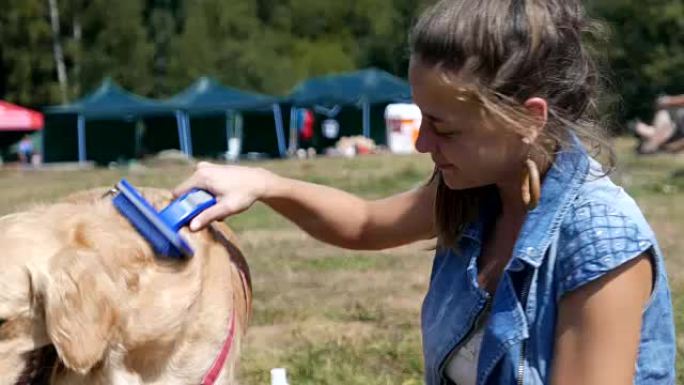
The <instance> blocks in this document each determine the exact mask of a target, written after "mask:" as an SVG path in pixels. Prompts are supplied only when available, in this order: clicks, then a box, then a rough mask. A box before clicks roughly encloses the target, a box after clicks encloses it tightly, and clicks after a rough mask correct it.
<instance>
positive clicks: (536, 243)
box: [422, 143, 675, 385]
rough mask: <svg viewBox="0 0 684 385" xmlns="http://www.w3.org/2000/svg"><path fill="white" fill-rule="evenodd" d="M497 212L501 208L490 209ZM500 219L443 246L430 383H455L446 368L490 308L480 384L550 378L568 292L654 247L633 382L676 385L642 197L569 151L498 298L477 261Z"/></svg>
mask: <svg viewBox="0 0 684 385" xmlns="http://www.w3.org/2000/svg"><path fill="white" fill-rule="evenodd" d="M489 211H490V212H492V211H495V210H489ZM491 217H492V215H488V214H487V210H486V207H485V210H484V211H483V214H482V215H481V218H480V220H479V221H477V222H476V223H473V224H471V225H470V226H469V227H468V228H467V229H466V231H465V233H464V236H463V238H462V239H461V241H460V244H459V247H458V249H457V250H438V252H437V253H436V255H435V260H434V265H433V270H432V277H431V281H430V288H429V290H428V293H427V295H426V297H425V301H424V303H423V310H422V333H423V353H424V360H425V381H426V383H427V384H428V385H438V384H440V385H442V384H450V381H449V380H448V379H446V378H445V376H444V374H443V373H444V366H445V364H446V361H447V359H448V358H449V355H450V354H451V352H453V351H454V349H455V348H457V347H458V346H459V344H460V343H461V342H462V341H463V340H464V338H465V337H467V336H468V334H469V332H470V331H471V330H472V328H473V325H474V324H475V321H476V320H477V317H478V316H479V315H480V314H481V313H482V311H483V310H484V309H485V307H486V306H491V314H490V316H489V317H490V318H489V320H488V321H487V323H486V326H485V335H484V339H483V341H482V349H481V353H480V358H479V362H478V385H483V384H489V385H494V384H506V385H509V384H530V385H532V384H534V385H537V384H549V383H550V378H551V376H550V374H551V369H552V364H553V347H554V340H555V329H556V319H557V315H558V305H559V301H560V299H561V297H562V296H563V295H564V294H566V293H568V292H570V291H573V290H575V289H577V288H578V287H580V286H582V285H585V284H587V283H589V282H591V281H592V280H595V279H597V278H600V277H601V276H602V275H604V274H606V273H607V272H609V271H611V270H613V269H615V268H616V267H618V266H620V265H621V264H623V263H625V262H627V261H629V260H631V259H632V258H635V257H637V256H639V255H640V254H642V253H644V252H649V253H650V255H652V256H653V259H654V261H655V268H656V274H655V283H654V290H653V294H652V298H651V299H650V302H649V303H648V306H647V308H646V310H645V311H644V314H643V326H642V330H641V342H640V346H639V356H638V363H637V370H636V375H635V379H634V383H635V384H637V385H655V384H658V385H662V384H667V385H669V384H674V383H675V371H674V365H675V333H674V322H673V314H672V303H671V298H670V291H669V287H668V282H667V276H666V272H665V266H664V262H663V256H662V253H661V250H660V248H659V246H658V244H657V241H656V238H655V235H654V233H653V231H652V230H651V228H650V227H649V225H648V224H647V223H646V220H645V219H644V217H643V215H642V214H641V211H640V210H639V208H638V207H637V205H636V203H635V202H634V201H633V200H632V199H631V198H630V197H629V196H628V195H627V194H626V193H625V192H624V190H622V188H620V187H618V186H616V185H614V184H613V183H612V182H611V181H610V179H609V178H608V177H605V176H601V175H600V165H598V163H596V162H595V161H594V160H592V159H591V158H590V157H589V156H588V155H587V153H586V152H585V151H584V150H583V149H581V146H579V144H577V143H576V144H575V146H574V147H573V149H571V150H566V151H564V152H562V153H560V154H559V155H558V156H557V157H556V160H555V163H554V166H553V167H552V168H551V169H550V170H549V172H548V173H547V174H546V177H545V178H544V182H543V185H542V197H541V201H540V204H539V206H538V207H537V208H536V209H534V210H532V211H530V212H529V213H528V215H527V218H526V220H525V223H524V225H523V227H522V230H521V232H520V236H519V238H518V240H517V242H516V244H515V246H514V249H513V256H512V258H511V261H510V262H509V264H508V266H507V267H506V269H505V271H504V273H503V275H502V277H501V280H500V282H499V285H498V287H497V289H496V292H495V293H494V295H493V296H491V298H490V295H489V294H488V293H486V292H485V291H484V290H482V289H481V288H480V287H479V286H478V282H477V257H478V255H479V254H480V250H481V244H482V239H483V231H484V229H485V228H486V224H487V223H488V221H491V220H492V218H491Z"/></svg>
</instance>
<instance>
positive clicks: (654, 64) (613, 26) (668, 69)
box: [589, 0, 684, 121]
mask: <svg viewBox="0 0 684 385" xmlns="http://www.w3.org/2000/svg"><path fill="white" fill-rule="evenodd" d="M589 5H590V10H591V11H592V13H593V14H594V15H596V16H598V17H600V18H601V19H603V20H604V21H606V22H607V23H608V25H609V27H610V30H611V33H610V43H609V44H607V47H606V48H607V59H608V64H609V66H610V67H609V73H608V76H610V77H611V78H612V81H613V82H614V84H615V91H616V92H617V94H618V95H619V97H620V98H621V99H622V106H623V108H622V111H621V114H620V116H619V118H620V120H622V121H624V120H626V119H633V118H637V117H638V118H641V119H650V116H651V115H652V113H653V103H654V101H655V98H656V97H657V96H658V95H659V94H663V93H670V94H677V93H684V71H683V70H682V69H683V68H684V32H682V31H684V2H682V1H681V0H652V1H649V2H647V3H644V2H643V1H638V0H594V1H592V2H590V4H589Z"/></svg>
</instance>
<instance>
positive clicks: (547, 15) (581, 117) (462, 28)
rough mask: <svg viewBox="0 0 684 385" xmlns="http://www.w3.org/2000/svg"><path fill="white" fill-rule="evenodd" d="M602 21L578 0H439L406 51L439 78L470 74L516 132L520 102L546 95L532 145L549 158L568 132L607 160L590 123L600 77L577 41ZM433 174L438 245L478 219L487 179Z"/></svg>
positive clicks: (600, 133) (522, 118) (595, 34)
mask: <svg viewBox="0 0 684 385" xmlns="http://www.w3.org/2000/svg"><path fill="white" fill-rule="evenodd" d="M600 26H601V25H600V24H599V23H597V22H595V21H592V20H591V19H589V18H588V17H587V16H586V15H585V12H584V8H583V7H582V5H581V1H580V0H441V1H439V2H438V3H436V4H435V5H434V6H432V7H430V8H429V9H427V10H426V11H425V12H424V13H423V14H422V16H421V17H420V19H419V20H418V22H417V23H416V25H415V27H414V28H413V30H412V32H411V37H410V42H411V55H412V56H413V57H415V58H418V59H420V60H421V62H422V63H426V64H428V65H430V66H433V67H435V68H438V69H439V70H440V71H442V73H443V75H444V78H445V79H450V78H453V77H454V76H456V75H457V74H464V73H465V74H467V75H468V78H471V79H475V80H474V84H472V85H469V87H468V89H469V90H470V91H472V92H473V93H474V96H475V98H476V99H477V100H478V101H479V102H480V103H481V104H482V106H483V108H485V111H486V112H487V113H488V114H489V115H491V116H494V117H496V118H499V119H502V120H503V121H504V122H506V123H507V126H509V127H510V128H511V129H513V130H516V131H517V132H520V133H524V132H526V131H527V130H529V128H530V125H531V121H530V117H529V116H528V115H527V114H525V113H524V111H523V109H522V104H523V103H524V102H525V100H527V99H529V98H531V97H540V98H543V99H545V100H546V101H547V103H548V106H549V117H548V121H547V124H546V126H545V128H544V130H543V132H542V136H541V137H540V139H539V140H538V141H537V143H535V144H534V150H535V151H539V152H540V153H542V154H545V155H546V156H548V157H549V158H551V159H552V157H553V156H554V154H553V150H552V149H554V148H555V149H563V148H564V147H567V146H568V145H569V143H570V140H569V139H570V135H569V134H570V133H574V134H575V135H576V136H577V137H579V138H580V140H581V141H582V142H583V143H584V144H585V146H586V147H587V148H588V149H589V150H590V154H591V155H592V156H598V155H599V153H607V154H608V162H609V165H610V168H612V167H613V165H614V159H615V155H614V152H613V150H612V148H611V147H610V145H609V144H608V142H607V140H606V139H605V137H606V136H605V132H604V130H603V129H602V127H601V125H599V124H597V123H596V119H597V114H598V106H597V94H598V90H599V88H600V87H599V86H600V85H601V79H600V76H599V72H598V71H597V66H596V64H595V61H594V59H593V58H592V55H591V54H590V51H589V49H588V46H587V45H586V44H585V43H583V40H585V39H596V40H600V37H601V34H600V33H599V32H600V31H601V30H600ZM548 143H552V145H548ZM544 144H546V145H544ZM521 167H522V165H521ZM433 179H436V181H437V183H438V185H439V187H438V191H437V197H436V204H435V214H436V226H437V231H438V240H439V245H440V246H446V247H451V246H454V245H455V244H456V243H457V241H458V239H459V238H460V236H461V234H462V232H463V230H464V228H465V226H466V225H467V224H468V223H470V222H471V221H473V220H475V219H476V217H477V215H478V208H479V201H480V199H481V197H482V196H483V195H484V194H485V192H486V191H485V190H487V189H488V187H483V188H475V189H471V190H462V191H455V190H451V189H449V188H448V187H447V186H446V184H445V183H444V182H443V180H442V176H441V175H440V173H439V171H435V174H434V176H433Z"/></svg>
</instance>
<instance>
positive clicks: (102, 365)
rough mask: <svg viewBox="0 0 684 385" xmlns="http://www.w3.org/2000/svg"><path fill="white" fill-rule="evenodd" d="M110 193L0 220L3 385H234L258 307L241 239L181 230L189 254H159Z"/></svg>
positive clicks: (159, 200)
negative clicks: (243, 345)
mask: <svg viewBox="0 0 684 385" xmlns="http://www.w3.org/2000/svg"><path fill="white" fill-rule="evenodd" d="M105 191H106V190H99V191H89V192H84V193H80V194H77V195H74V196H71V197H68V198H67V199H65V200H64V201H62V202H59V203H56V204H52V205H45V206H42V207H37V208H35V209H32V210H30V211H26V212H21V213H17V214H12V215H8V216H5V217H2V218H0V248H1V249H0V385H38V384H49V385H61V384H70V385H86V384H87V385H105V384H106V385H110V384H111V385H119V384H121V385H123V384H126V385H131V384H133V385H142V384H146V385H147V384H159V385H161V384H164V385H175V384H179V385H180V384H183V385H200V384H216V385H228V384H233V383H234V374H235V367H236V361H237V357H238V354H239V349H240V340H241V338H242V336H243V335H244V333H245V331H246V328H247V323H248V319H249V315H250V311H251V285H250V281H249V271H248V268H247V264H246V263H245V260H244V258H243V256H242V254H241V253H240V250H239V249H238V247H237V246H236V245H235V237H234V235H233V234H232V233H231V232H230V230H229V229H228V227H227V226H225V225H224V224H222V223H214V224H212V226H211V227H210V228H209V229H208V230H204V231H202V232H198V233H193V234H191V233H189V232H188V231H187V230H182V231H183V234H184V236H185V237H186V239H187V240H188V242H189V243H190V244H191V245H192V247H193V249H194V250H195V255H194V256H193V257H192V258H189V259H187V260H169V259H166V258H163V257H159V256H155V255H154V253H153V251H152V249H151V247H150V246H149V245H148V243H147V242H146V241H145V240H144V239H143V238H142V237H141V236H140V235H139V234H138V233H137V232H136V230H135V229H134V228H133V227H132V226H131V225H130V224H129V223H128V221H127V220H126V219H125V218H123V217H122V216H121V215H119V214H118V212H117V211H116V209H115V208H114V206H113V205H112V203H111V197H107V196H103V192H105ZM142 193H143V195H145V196H146V198H147V199H148V200H149V201H150V202H151V203H152V204H153V205H154V206H155V207H156V208H157V209H160V208H161V207H163V206H165V205H166V204H168V203H169V201H170V198H171V195H170V193H168V192H166V191H161V190H154V189H143V190H142ZM212 376H213V377H215V381H214V380H212V378H211V377H212Z"/></svg>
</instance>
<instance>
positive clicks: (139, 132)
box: [133, 118, 143, 159]
mask: <svg viewBox="0 0 684 385" xmlns="http://www.w3.org/2000/svg"><path fill="white" fill-rule="evenodd" d="M142 139H143V129H142V120H141V119H140V118H138V119H137V120H136V121H135V148H134V149H133V158H134V159H135V158H137V157H138V156H141V157H142Z"/></svg>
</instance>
